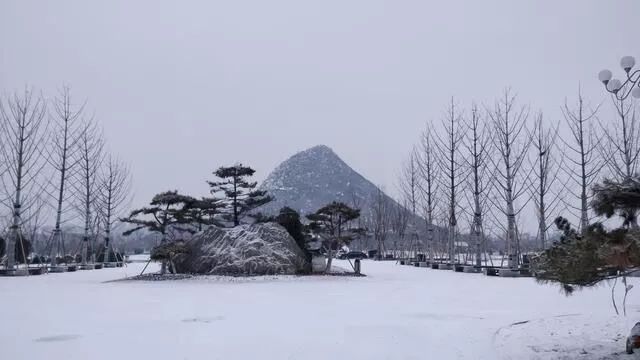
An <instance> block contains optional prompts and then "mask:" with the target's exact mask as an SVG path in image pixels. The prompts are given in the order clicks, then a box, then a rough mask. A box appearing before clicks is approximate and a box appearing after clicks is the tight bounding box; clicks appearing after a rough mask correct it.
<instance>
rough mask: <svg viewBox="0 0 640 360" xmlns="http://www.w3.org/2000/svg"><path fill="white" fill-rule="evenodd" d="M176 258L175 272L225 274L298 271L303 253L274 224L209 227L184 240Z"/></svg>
mask: <svg viewBox="0 0 640 360" xmlns="http://www.w3.org/2000/svg"><path fill="white" fill-rule="evenodd" d="M185 246H186V248H187V253H185V254H180V255H177V256H176V257H175V258H174V264H175V267H176V272H178V273H194V274H224V275H267V274H295V273H298V272H300V271H302V270H303V269H304V268H305V266H306V265H307V264H306V259H305V256H304V253H303V252H302V250H301V249H300V247H299V246H298V245H297V244H296V242H295V240H294V239H293V238H292V237H291V235H289V233H288V232H287V230H285V228H283V227H282V226H280V225H278V224H275V223H265V224H252V225H240V226H237V227H235V228H231V229H223V228H218V227H210V228H208V229H207V230H204V231H202V232H200V233H198V234H196V235H194V236H193V238H191V239H190V240H188V241H187V242H186V243H185Z"/></svg>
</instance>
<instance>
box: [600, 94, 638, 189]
mask: <svg viewBox="0 0 640 360" xmlns="http://www.w3.org/2000/svg"><path fill="white" fill-rule="evenodd" d="M612 99H613V104H614V106H615V109H616V120H615V121H612V122H608V123H607V124H606V125H603V124H602V123H601V124H600V128H601V130H602V134H604V140H606V141H602V142H601V144H602V147H601V151H602V156H603V161H604V163H605V164H606V166H607V168H608V169H609V171H610V173H611V174H612V175H613V176H614V177H615V178H618V179H620V180H624V179H629V178H631V177H633V176H634V175H635V174H637V172H638V162H639V161H638V160H639V158H638V157H639V156H640V123H639V121H638V116H637V114H636V110H637V109H636V106H635V104H634V103H633V102H632V101H626V100H618V99H616V98H615V97H612Z"/></svg>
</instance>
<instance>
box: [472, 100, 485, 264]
mask: <svg viewBox="0 0 640 360" xmlns="http://www.w3.org/2000/svg"><path fill="white" fill-rule="evenodd" d="M467 127H468V129H469V134H470V141H469V142H468V144H467V148H468V151H469V155H470V159H469V160H467V161H466V162H467V166H468V167H469V169H470V170H471V186H470V189H471V190H472V192H473V200H472V206H473V221H472V223H471V236H472V237H473V239H474V247H475V266H478V267H479V266H482V245H483V243H484V236H483V234H484V231H483V203H484V197H485V196H486V195H485V190H486V188H487V184H486V176H487V174H486V172H487V164H486V162H487V159H486V157H487V156H488V154H487V151H488V150H487V149H488V145H489V142H490V141H491V137H490V136H489V134H488V130H487V128H486V127H484V126H483V125H482V124H481V118H480V114H479V112H478V109H477V107H476V106H475V105H473V106H472V109H471V119H470V121H469V122H468V124H467Z"/></svg>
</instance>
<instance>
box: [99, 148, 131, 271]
mask: <svg viewBox="0 0 640 360" xmlns="http://www.w3.org/2000/svg"><path fill="white" fill-rule="evenodd" d="M130 191H131V178H130V175H129V169H128V168H127V167H126V166H125V165H124V164H123V163H122V162H121V161H119V160H117V159H114V158H112V157H110V158H109V159H108V160H107V161H106V166H105V169H104V171H103V174H102V176H101V179H100V192H99V198H100V213H101V216H102V219H103V220H102V224H103V226H104V259H103V262H105V263H107V262H109V255H110V253H111V249H112V246H113V245H112V244H111V230H112V228H113V225H114V223H115V222H116V221H118V219H119V216H120V214H122V213H123V211H124V210H125V209H124V208H125V207H126V206H127V205H128V202H129V198H130Z"/></svg>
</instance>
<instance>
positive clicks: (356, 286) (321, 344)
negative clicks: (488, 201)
mask: <svg viewBox="0 0 640 360" xmlns="http://www.w3.org/2000/svg"><path fill="white" fill-rule="evenodd" d="M337 265H339V266H340V265H342V266H343V267H347V266H348V265H345V264H341V262H340V261H337ZM362 265H363V272H365V273H366V274H367V275H368V276H367V277H366V278H353V277H348V278H347V277H324V276H314V277H265V278H242V279H238V278H235V279H234V278H221V277H208V278H206V279H197V280H194V279H190V280H182V281H160V282H143V281H117V282H105V281H109V280H115V279H120V278H123V277H125V276H132V275H136V274H138V273H139V272H140V270H141V269H142V267H143V266H144V264H141V263H134V264H129V265H128V266H127V267H125V268H118V269H103V270H95V271H84V272H76V273H67V274H48V275H44V276H32V277H29V278H0V304H1V305H2V306H0V359H12V360H16V359H37V358H46V359H83V360H84V359H87V358H90V359H96V360H97V359H114V358H116V359H172V360H173V359H198V360H199V359H278V360H280V359H363V360H364V359H366V360H369V359H474V360H477V359H491V360H494V359H632V358H634V357H633V356H629V355H626V354H624V337H625V336H626V334H627V332H628V329H630V328H631V326H632V325H633V323H635V321H637V320H640V301H638V296H637V293H634V291H640V290H632V292H631V295H630V296H629V300H628V304H627V311H628V317H627V318H623V317H616V316H615V315H613V314H614V313H613V309H612V307H611V303H610V296H611V293H610V288H609V286H602V287H598V288H595V289H590V290H583V291H581V292H579V293H577V294H576V295H574V296H571V297H565V296H564V295H562V294H561V293H560V292H559V290H558V288H557V287H555V286H541V285H538V284H536V283H535V281H534V280H532V279H502V278H493V277H486V276H484V275H479V274H462V273H454V272H451V271H444V270H431V269H425V268H414V267H408V266H400V265H395V263H394V262H372V261H364V262H363V264H362ZM151 266H154V268H153V269H151V270H156V269H157V266H156V265H150V267H151ZM632 282H633V283H636V279H633V280H632ZM636 285H637V284H636ZM638 358H639V359H640V354H638Z"/></svg>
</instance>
